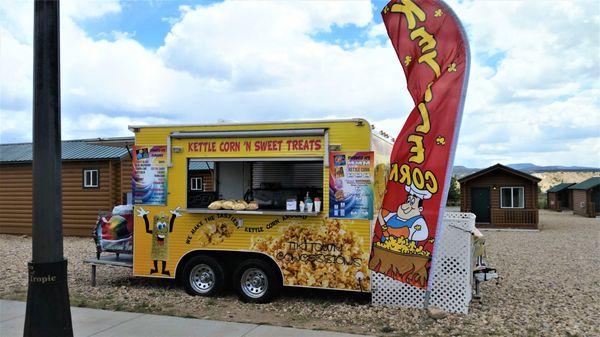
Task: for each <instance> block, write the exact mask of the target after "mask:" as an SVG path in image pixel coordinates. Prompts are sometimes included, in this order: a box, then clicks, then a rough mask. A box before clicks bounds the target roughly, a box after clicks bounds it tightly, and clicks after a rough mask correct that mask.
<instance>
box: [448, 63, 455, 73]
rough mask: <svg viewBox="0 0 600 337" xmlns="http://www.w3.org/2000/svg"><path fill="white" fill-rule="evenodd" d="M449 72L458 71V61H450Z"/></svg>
mask: <svg viewBox="0 0 600 337" xmlns="http://www.w3.org/2000/svg"><path fill="white" fill-rule="evenodd" d="M448 72H449V73H452V72H456V63H454V62H452V63H450V65H449V66H448Z"/></svg>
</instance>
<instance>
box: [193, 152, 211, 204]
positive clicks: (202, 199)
mask: <svg viewBox="0 0 600 337" xmlns="http://www.w3.org/2000/svg"><path fill="white" fill-rule="evenodd" d="M187 175H188V188H187V190H188V191H187V205H188V207H189V208H204V207H207V206H208V205H209V204H210V203H211V202H213V201H215V200H216V198H217V165H216V163H215V162H214V161H206V160H190V161H189V162H188V171H187Z"/></svg>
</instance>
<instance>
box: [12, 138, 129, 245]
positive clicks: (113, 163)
mask: <svg viewBox="0 0 600 337" xmlns="http://www.w3.org/2000/svg"><path fill="white" fill-rule="evenodd" d="M132 143H133V138H119V139H110V140H69V141H63V142H62V148H61V150H62V153H61V155H62V172H61V179H62V220H63V234H64V235H76V236H90V235H91V234H92V228H93V227H94V225H95V223H96V220H97V216H98V211H110V210H112V208H113V207H114V206H115V205H118V204H125V203H127V201H128V200H127V199H130V200H131V195H130V193H131V170H132V164H131V158H130V155H129V152H128V150H127V148H126V145H127V144H132ZM32 191H33V173H32V144H31V143H19V144H0V214H2V217H1V218H0V233H4V234H31V223H32V212H33V209H32V208H33V206H32ZM128 194H129V198H128Z"/></svg>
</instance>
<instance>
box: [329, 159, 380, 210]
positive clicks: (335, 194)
mask: <svg viewBox="0 0 600 337" xmlns="http://www.w3.org/2000/svg"><path fill="white" fill-rule="evenodd" d="M329 163H330V164H329V217H330V218H341V219H366V220H369V219H372V218H373V173H374V167H375V165H374V164H375V154H374V153H373V152H330V153H329Z"/></svg>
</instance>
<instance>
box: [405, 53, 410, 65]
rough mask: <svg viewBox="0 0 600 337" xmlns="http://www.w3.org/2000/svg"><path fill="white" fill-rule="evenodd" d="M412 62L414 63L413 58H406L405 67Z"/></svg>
mask: <svg viewBox="0 0 600 337" xmlns="http://www.w3.org/2000/svg"><path fill="white" fill-rule="evenodd" d="M410 61H412V57H410V56H408V55H407V56H405V57H404V65H405V66H408V65H409V64H410Z"/></svg>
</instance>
